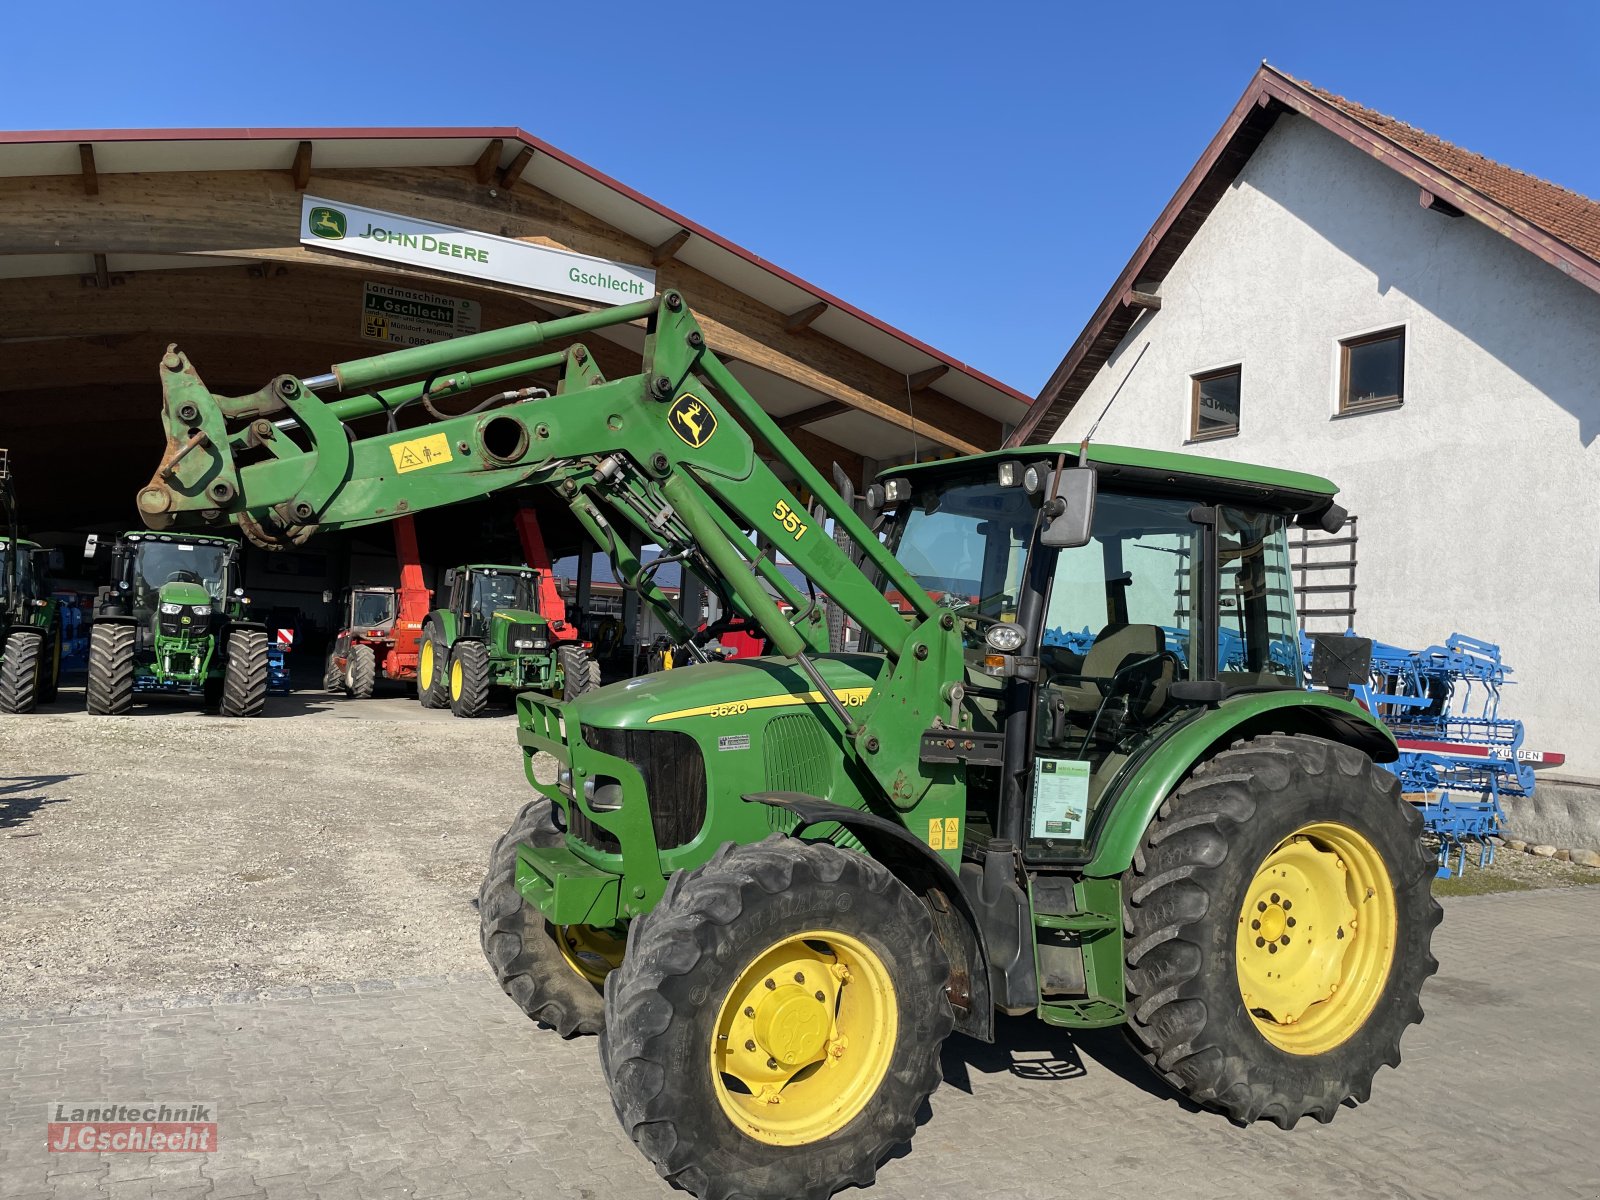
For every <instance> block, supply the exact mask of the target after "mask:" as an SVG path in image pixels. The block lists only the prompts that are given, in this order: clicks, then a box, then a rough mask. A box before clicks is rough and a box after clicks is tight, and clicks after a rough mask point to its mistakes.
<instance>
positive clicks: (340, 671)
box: [322, 649, 344, 692]
mask: <svg viewBox="0 0 1600 1200" xmlns="http://www.w3.org/2000/svg"><path fill="white" fill-rule="evenodd" d="M322 690H323V691H325V692H342V691H344V668H342V667H341V666H340V665H339V653H338V650H337V649H334V650H329V651H328V658H327V661H326V662H324V663H323V664H322Z"/></svg>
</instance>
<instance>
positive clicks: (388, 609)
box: [350, 592, 394, 627]
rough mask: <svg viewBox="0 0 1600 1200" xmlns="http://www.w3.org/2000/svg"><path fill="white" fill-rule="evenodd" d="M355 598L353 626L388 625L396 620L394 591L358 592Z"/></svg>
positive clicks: (351, 621) (351, 620) (352, 615)
mask: <svg viewBox="0 0 1600 1200" xmlns="http://www.w3.org/2000/svg"><path fill="white" fill-rule="evenodd" d="M353 599H354V602H355V604H354V612H353V613H352V614H351V618H350V624H351V625H352V626H362V625H364V626H369V627H370V626H376V625H387V624H388V623H389V622H390V621H392V620H394V593H393V592H357V593H355V595H354V597H353Z"/></svg>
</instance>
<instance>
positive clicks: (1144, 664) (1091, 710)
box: [1051, 625, 1176, 718]
mask: <svg viewBox="0 0 1600 1200" xmlns="http://www.w3.org/2000/svg"><path fill="white" fill-rule="evenodd" d="M1166 648H1167V642H1166V636H1165V635H1164V634H1163V633H1162V631H1161V628H1160V626H1158V625H1107V626H1106V627H1105V628H1104V629H1102V630H1101V631H1100V633H1099V635H1098V636H1096V638H1095V639H1094V644H1093V645H1091V646H1090V647H1089V652H1088V653H1087V654H1086V655H1084V657H1083V672H1082V674H1080V675H1077V676H1068V677H1067V678H1066V679H1065V680H1062V681H1059V682H1054V683H1053V684H1052V687H1051V691H1052V692H1053V693H1054V694H1055V696H1056V697H1058V698H1059V699H1060V701H1061V702H1062V704H1063V705H1064V706H1065V707H1066V709H1067V711H1068V712H1071V713H1081V714H1083V715H1084V716H1086V717H1090V718H1093V716H1094V714H1095V713H1096V712H1098V711H1099V710H1100V706H1101V704H1102V703H1104V701H1105V699H1106V697H1107V696H1112V695H1126V696H1129V697H1130V698H1132V699H1133V700H1134V703H1135V704H1136V706H1137V707H1136V708H1135V710H1134V715H1135V716H1138V717H1152V716H1154V715H1155V714H1156V713H1158V712H1160V711H1161V708H1162V706H1163V705H1164V704H1166V702H1167V688H1168V687H1170V686H1171V684H1172V680H1173V676H1174V675H1175V674H1176V662H1175V660H1174V659H1173V656H1172V655H1170V654H1168V653H1166ZM1140 701H1142V703H1140Z"/></svg>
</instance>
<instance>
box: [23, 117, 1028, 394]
mask: <svg viewBox="0 0 1600 1200" xmlns="http://www.w3.org/2000/svg"><path fill="white" fill-rule="evenodd" d="M418 138H437V139H441V140H443V139H449V138H467V139H483V140H489V139H493V138H501V139H502V140H505V141H516V142H521V143H522V144H523V145H524V146H527V147H529V148H530V149H532V150H534V151H536V152H538V153H540V154H547V155H549V156H550V157H551V158H553V159H555V160H556V161H557V162H559V163H561V164H563V165H564V166H567V167H570V168H572V169H573V170H575V171H577V172H579V173H580V174H583V175H586V176H588V177H589V178H590V179H592V180H594V181H595V182H596V183H599V184H603V185H604V186H605V187H608V188H610V189H611V190H612V191H614V192H617V193H619V194H620V195H623V196H626V197H627V198H628V199H630V200H632V201H634V202H635V203H638V204H642V205H644V206H645V207H646V208H648V209H650V210H651V211H652V212H654V213H655V214H656V215H657V216H660V217H664V218H666V219H667V220H669V221H673V222H676V223H677V224H678V225H679V226H680V227H681V228H683V229H686V230H688V231H689V232H690V233H691V234H693V235H694V236H695V237H698V238H703V239H705V240H706V241H708V242H710V243H711V244H712V245H714V246H717V247H718V248H720V249H722V250H726V251H727V252H729V253H730V254H734V255H737V256H738V257H739V258H742V259H743V260H744V261H745V262H747V263H750V264H751V265H752V266H755V267H759V268H761V270H763V271H765V272H767V273H768V274H769V275H774V276H776V277H777V278H779V279H781V280H783V281H784V282H785V283H788V284H790V285H792V286H794V287H797V288H799V289H800V290H802V291H804V292H807V293H809V294H810V295H812V296H814V297H815V298H816V299H817V300H822V301H825V302H826V303H827V304H828V306H829V307H830V308H837V309H838V310H839V311H841V312H843V313H846V314H848V315H850V316H852V317H854V318H856V319H857V320H858V321H863V322H865V323H866V324H868V325H870V326H872V327H873V328H874V329H876V330H878V331H879V332H881V333H886V334H888V335H889V336H890V337H893V338H895V339H896V340H897V341H899V342H901V343H902V344H903V345H906V346H909V347H911V348H912V349H914V350H919V351H921V352H922V353H923V354H926V355H928V356H929V357H931V358H933V359H936V360H937V361H938V362H940V363H943V364H944V365H945V366H947V367H950V368H952V369H953V370H956V371H959V372H961V374H963V375H966V376H967V377H968V378H970V379H974V380H976V381H978V382H979V383H982V384H985V385H986V386H988V387H991V388H994V389H995V390H996V391H998V392H1000V393H1002V394H1003V395H1005V396H1006V397H1007V398H1008V399H1011V400H1015V401H1016V402H1017V403H1018V404H1029V403H1031V402H1032V397H1030V396H1028V395H1026V394H1025V393H1023V392H1021V391H1018V390H1017V389H1016V388H1014V387H1012V386H1011V385H1010V384H1006V383H1002V382H1000V380H998V379H996V378H994V376H992V375H989V374H986V373H985V372H983V371H980V370H978V368H976V367H974V366H972V365H971V364H969V363H965V362H962V361H961V360H960V359H956V358H951V357H950V356H949V355H948V354H945V353H944V352H943V351H941V350H937V349H935V348H934V347H932V346H930V345H928V343H927V342H924V341H922V340H921V339H920V338H915V337H912V336H911V335H910V334H909V333H906V332H905V331H904V330H902V329H897V328H896V327H895V326H893V325H890V324H889V323H888V322H886V321H881V320H879V319H878V318H877V317H874V316H872V315H871V314H870V313H868V312H865V311H863V310H862V309H860V308H857V307H856V306H855V305H853V304H851V303H849V302H848V301H845V300H841V299H839V297H837V296H835V295H834V294H833V293H831V292H828V291H824V290H823V289H822V288H820V287H818V286H817V285H815V284H813V283H808V282H807V281H806V280H804V279H802V278H800V277H799V276H798V275H795V274H793V273H792V272H790V271H785V270H784V269H783V268H782V267H780V266H777V265H776V264H774V263H771V262H769V261H767V260H766V259H764V258H762V257H761V256H760V255H758V254H755V253H752V252H751V251H749V250H746V249H745V248H744V247H743V246H741V245H739V244H738V243H737V242H732V241H729V240H728V239H727V238H725V237H722V236H721V235H719V234H716V233H713V232H712V231H711V230H709V229H707V228H706V227H705V226H704V225H701V224H699V223H698V222H695V221H691V220H689V218H687V217H685V216H684V215H683V214H681V213H679V212H676V211H674V210H673V209H670V208H668V207H666V205H664V204H659V203H657V202H656V201H655V200H652V199H651V198H650V197H649V196H646V195H644V194H643V193H642V192H639V191H637V190H636V189H634V188H631V187H629V186H628V185H627V184H625V183H622V182H621V181H619V180H617V179H613V178H612V177H611V176H610V175H607V174H606V173H605V172H604V171H601V170H598V169H597V168H595V167H592V166H590V165H589V164H588V163H586V162H584V161H583V160H582V159H580V158H575V157H574V156H572V155H570V154H567V153H566V152H565V151H562V150H559V149H557V148H556V147H555V146H552V145H551V144H550V143H549V142H546V141H544V140H543V139H541V138H537V137H534V136H533V135H532V134H531V133H528V132H527V131H526V130H524V129H521V128H517V127H512V126H505V127H421V128H409V129H326V128H324V129H275V128H268V129H255V128H247V129H64V130H33V131H14V132H7V131H0V146H15V145H38V144H50V143H66V142H226V141H285V140H287V141H311V142H316V141H350V140H361V139H369V140H370V139H381V140H395V141H399V140H404V139H418Z"/></svg>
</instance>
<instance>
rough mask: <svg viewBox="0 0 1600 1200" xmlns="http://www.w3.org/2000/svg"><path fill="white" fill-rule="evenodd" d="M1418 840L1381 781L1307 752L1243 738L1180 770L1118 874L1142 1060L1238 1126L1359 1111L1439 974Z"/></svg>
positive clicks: (1328, 755)
mask: <svg viewBox="0 0 1600 1200" xmlns="http://www.w3.org/2000/svg"><path fill="white" fill-rule="evenodd" d="M1421 834H1422V821H1421V818H1420V816H1419V815H1418V814H1417V812H1416V810H1415V809H1414V808H1413V807H1412V806H1411V805H1409V804H1407V803H1406V802H1405V801H1404V800H1403V799H1401V796H1400V788H1399V784H1398V781H1397V780H1396V779H1395V777H1394V776H1392V775H1390V774H1388V773H1386V772H1384V771H1381V770H1379V769H1378V767H1377V766H1376V765H1375V764H1374V763H1373V762H1372V760H1371V759H1369V758H1368V757H1367V756H1366V755H1364V754H1362V753H1361V752H1360V751H1359V750H1356V749H1354V748H1352V747H1349V746H1344V745H1340V744H1338V743H1335V742H1329V741H1325V740H1323V739H1321V738H1315V737H1307V736H1294V737H1289V736H1283V735H1276V734H1275V735H1272V736H1270V737H1258V738H1253V739H1251V740H1249V741H1242V742H1238V743H1236V744H1235V745H1234V746H1233V748H1231V749H1229V750H1225V751H1223V752H1222V753H1221V754H1218V755H1217V756H1216V757H1215V758H1213V759H1211V760H1210V761H1209V762H1207V763H1206V764H1204V765H1203V766H1201V767H1200V768H1199V769H1198V770H1196V771H1195V772H1194V774H1193V775H1192V776H1191V777H1190V779H1189V780H1188V782H1186V783H1185V784H1183V786H1181V787H1180V788H1179V789H1178V791H1177V792H1176V793H1175V794H1174V795H1173V796H1172V797H1171V798H1170V799H1168V800H1167V801H1166V803H1164V804H1163V805H1162V806H1161V809H1160V811H1159V812H1158V813H1157V814H1156V817H1155V819H1154V820H1153V821H1152V822H1151V823H1150V827H1149V829H1148V830H1146V832H1145V836H1144V840H1143V841H1142V843H1141V844H1140V847H1139V849H1138V852H1137V853H1136V855H1135V857H1134V863H1133V866H1132V867H1131V868H1130V869H1129V870H1128V872H1127V874H1126V875H1125V876H1124V877H1123V896H1124V915H1125V919H1126V928H1127V930H1128V934H1129V936H1128V940H1127V985H1128V1002H1129V1030H1130V1032H1131V1034H1132V1036H1133V1039H1134V1042H1135V1046H1136V1048H1137V1049H1138V1050H1139V1051H1140V1053H1141V1054H1142V1056H1143V1057H1144V1059H1145V1061H1146V1062H1147V1063H1148V1064H1149V1065H1150V1066H1151V1067H1152V1068H1153V1069H1154V1070H1155V1071H1156V1072H1157V1073H1158V1074H1159V1075H1161V1076H1162V1078H1164V1079H1165V1080H1166V1081H1167V1082H1168V1083H1170V1084H1171V1085H1172V1086H1173V1087H1175V1088H1177V1089H1178V1090H1179V1091H1180V1092H1182V1093H1183V1094H1184V1095H1186V1096H1188V1097H1189V1098H1190V1099H1192V1100H1194V1101H1196V1102H1197V1103H1199V1104H1202V1105H1205V1106H1206V1107H1208V1108H1212V1109H1216V1110H1218V1111H1221V1112H1223V1113H1225V1114H1226V1115H1227V1116H1229V1117H1230V1118H1232V1119H1233V1120H1235V1121H1238V1122H1240V1123H1241V1124H1244V1123H1248V1122H1251V1121H1256V1120H1260V1119H1266V1120H1270V1121H1272V1122H1274V1123H1275V1124H1277V1125H1278V1126H1280V1127H1281V1128H1284V1129H1289V1128H1292V1127H1293V1126H1294V1124H1295V1122H1296V1121H1298V1120H1299V1119H1300V1118H1301V1117H1304V1116H1313V1117H1315V1118H1316V1119H1317V1120H1319V1121H1323V1122H1327V1121H1331V1120H1333V1118H1334V1115H1335V1114H1336V1113H1337V1112H1338V1110H1339V1106H1340V1105H1341V1104H1343V1103H1344V1102H1345V1101H1347V1100H1353V1101H1355V1102H1358V1103H1360V1102H1363V1101H1365V1100H1366V1099H1367V1097H1368V1096H1369V1095H1370V1094H1371V1091H1372V1077H1373V1076H1374V1075H1375V1074H1376V1073H1377V1070H1378V1068H1379V1067H1380V1066H1383V1065H1384V1064H1388V1065H1389V1066H1391V1067H1396V1066H1399V1065H1400V1036H1401V1034H1403V1033H1404V1032H1405V1030H1406V1027H1407V1026H1409V1025H1411V1024H1413V1023H1414V1022H1417V1021H1420V1020H1422V1006H1421V1004H1420V1003H1419V996H1420V994H1421V991H1422V984H1423V981H1424V980H1426V979H1427V977H1428V976H1429V975H1432V974H1433V973H1434V971H1436V970H1437V969H1438V966H1439V964H1438V961H1437V960H1436V959H1435V958H1434V957H1433V955H1432V954H1431V953H1430V952H1429V943H1430V941H1431V940H1432V937H1433V929H1434V926H1436V925H1437V924H1438V923H1439V918H1440V916H1441V915H1442V913H1441V910H1440V908H1439V905H1438V903H1437V901H1435V900H1434V899H1433V896H1432V892H1431V884H1432V880H1433V875H1434V870H1435V864H1434V861H1433V858H1432V856H1431V855H1429V854H1428V853H1427V852H1426V851H1425V850H1424V848H1423V845H1422V838H1421Z"/></svg>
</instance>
